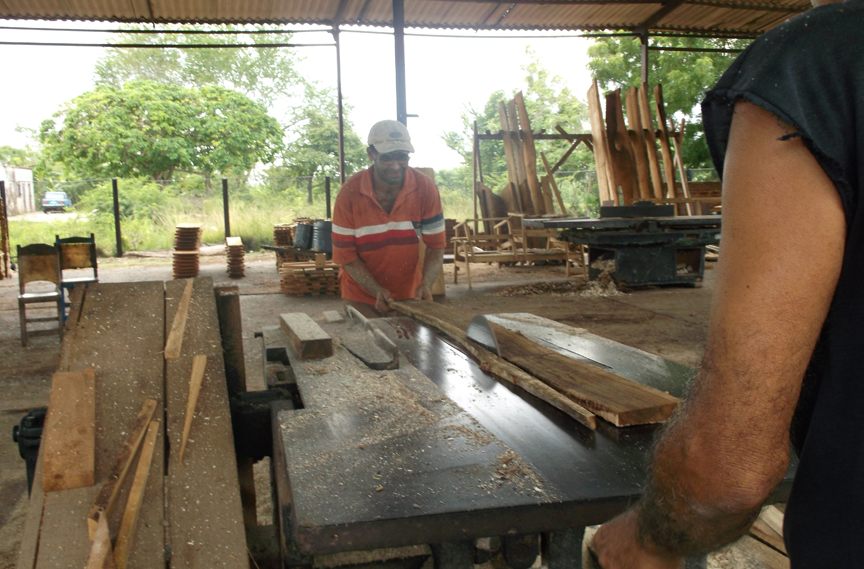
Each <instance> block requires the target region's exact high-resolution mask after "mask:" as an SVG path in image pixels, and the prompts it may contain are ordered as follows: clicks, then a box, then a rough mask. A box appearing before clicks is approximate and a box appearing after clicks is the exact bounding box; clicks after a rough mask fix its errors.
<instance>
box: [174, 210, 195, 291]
mask: <svg viewBox="0 0 864 569" xmlns="http://www.w3.org/2000/svg"><path fill="white" fill-rule="evenodd" d="M200 245H201V224H200V223H181V224H179V225H177V226H176V227H175V229H174V266H173V268H174V271H173V274H174V278H175V279H185V278H190V277H197V276H198V248H199V246H200Z"/></svg>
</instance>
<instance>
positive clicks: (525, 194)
mask: <svg viewBox="0 0 864 569" xmlns="http://www.w3.org/2000/svg"><path fill="white" fill-rule="evenodd" d="M507 115H508V116H509V117H510V141H511V142H512V144H513V145H512V149H513V161H514V162H515V163H516V166H517V168H518V170H517V171H518V173H519V187H518V190H519V200H520V202H521V203H522V212H523V213H526V214H529V215H533V214H534V213H536V212H535V211H534V203H533V202H532V200H531V190H530V189H529V187H528V174H527V172H526V171H525V154H524V151H523V148H522V135H521V133H520V132H519V130H520V129H519V113H518V112H517V111H516V100H515V99H511V100H509V101H508V102H507Z"/></svg>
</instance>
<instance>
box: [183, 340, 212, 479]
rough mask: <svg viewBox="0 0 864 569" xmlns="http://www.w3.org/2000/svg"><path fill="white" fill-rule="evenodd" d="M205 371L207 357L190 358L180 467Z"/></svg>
mask: <svg viewBox="0 0 864 569" xmlns="http://www.w3.org/2000/svg"><path fill="white" fill-rule="evenodd" d="M205 369H207V356H195V357H194V358H192V377H191V379H190V380H189V401H188V402H187V403H186V418H185V419H184V422H183V437H182V439H181V440H180V466H183V455H184V454H185V452H186V443H187V442H188V441H189V430H190V429H191V428H192V417H193V416H194V415H195V404H196V403H198V393H200V392H201V382H202V381H203V380H204V370H205Z"/></svg>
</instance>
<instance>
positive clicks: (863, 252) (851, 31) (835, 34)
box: [702, 0, 864, 569]
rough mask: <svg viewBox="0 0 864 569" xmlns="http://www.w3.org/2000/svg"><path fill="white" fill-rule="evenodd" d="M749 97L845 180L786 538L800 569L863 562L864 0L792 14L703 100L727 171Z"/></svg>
mask: <svg viewBox="0 0 864 569" xmlns="http://www.w3.org/2000/svg"><path fill="white" fill-rule="evenodd" d="M741 99H743V100H746V101H749V102H751V103H753V104H756V105H758V106H760V107H762V108H763V109H765V110H767V111H770V112H771V113H774V114H775V115H776V116H777V117H779V118H780V119H781V120H783V122H785V123H787V124H789V125H791V126H792V127H794V128H795V129H796V132H795V134H794V135H793V136H800V137H801V139H802V140H803V142H804V144H805V145H806V146H807V148H809V149H810V151H811V152H812V153H813V155H814V156H815V157H816V159H817V160H818V162H819V164H820V165H821V166H822V168H823V169H824V171H825V173H826V174H827V175H828V177H829V178H830V179H831V180H832V181H833V182H834V185H835V187H836V188H837V192H838V193H839V195H840V198H841V200H842V203H843V209H844V210H845V213H846V224H847V238H846V250H845V254H844V259H843V268H842V272H841V275H840V280H839V282H838V285H837V289H836V291H835V293H834V299H833V301H832V304H831V309H830V311H829V315H828V318H827V320H826V322H825V325H824V327H823V329H822V333H821V336H820V339H819V342H818V344H817V347H816V350H815V352H814V354H813V358H812V360H811V362H810V366H809V368H808V371H807V374H806V376H805V379H804V385H803V389H802V393H801V397H800V399H799V402H798V409H797V411H796V414H795V419H794V421H793V424H792V433H791V434H792V442H793V444H794V446H795V448H796V450H797V452H798V455H799V457H800V461H801V462H800V465H799V468H798V473H797V475H796V478H795V482H794V484H793V488H792V496H791V497H790V500H789V506H788V509H787V513H786V523H785V530H784V534H785V540H786V545H787V548H788V550H789V553H790V558H791V560H792V567H793V568H794V569H802V568H811V567H813V568H817V567H818V568H820V569H821V568H828V567H830V568H833V569H837V568H845V567H862V566H864V199H862V198H861V196H862V192H864V185H862V184H864V0H849V1H847V2H842V3H837V4H830V5H826V6H822V7H820V8H815V9H813V10H810V11H808V12H806V13H804V14H801V15H800V16H797V17H795V18H793V19H791V20H789V21H788V22H786V23H784V24H782V25H780V26H778V27H777V28H775V29H773V30H771V31H769V32H767V33H766V34H764V35H762V36H761V37H760V38H759V39H757V40H756V41H754V42H753V44H751V45H750V47H748V48H747V50H746V51H745V52H744V53H742V54H741V56H740V57H738V59H737V60H736V61H735V62H734V63H733V64H732V66H731V67H730V68H729V69H728V70H727V71H726V73H724V74H723V76H722V77H721V78H720V80H719V81H718V82H717V85H716V86H715V87H714V89H713V90H712V91H710V92H709V93H708V95H707V96H706V98H705V101H704V102H703V103H702V115H703V120H704V123H705V133H706V137H707V141H708V147H709V149H710V150H711V156H712V158H713V160H714V164H715V166H716V167H717V171H718V172H721V174H722V172H723V162H724V160H725V156H726V146H727V144H728V141H729V128H730V125H731V123H732V113H733V107H734V104H735V102H736V101H738V100H741ZM798 222H799V223H801V224H806V223H809V220H807V219H801V220H798ZM753 428H754V429H758V428H760V426H759V425H753Z"/></svg>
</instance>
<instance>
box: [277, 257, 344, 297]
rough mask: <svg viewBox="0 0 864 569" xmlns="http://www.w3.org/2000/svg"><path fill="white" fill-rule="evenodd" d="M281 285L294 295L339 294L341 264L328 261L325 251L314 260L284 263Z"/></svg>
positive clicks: (285, 290) (280, 279)
mask: <svg viewBox="0 0 864 569" xmlns="http://www.w3.org/2000/svg"><path fill="white" fill-rule="evenodd" d="M279 277H280V278H279V287H280V288H281V289H282V292H283V293H284V294H288V295H292V296H306V295H313V296H325V295H338V294H339V265H337V264H336V263H334V262H332V261H328V260H327V258H326V255H325V254H324V253H318V254H317V255H315V261H314V262H305V263H282V266H281V267H280V268H279Z"/></svg>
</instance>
